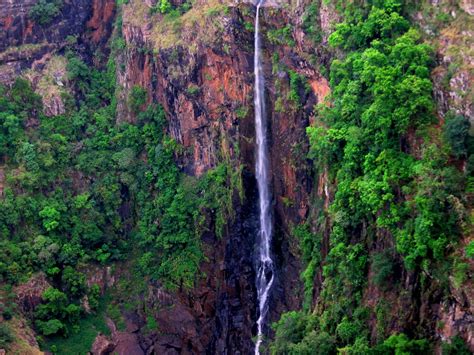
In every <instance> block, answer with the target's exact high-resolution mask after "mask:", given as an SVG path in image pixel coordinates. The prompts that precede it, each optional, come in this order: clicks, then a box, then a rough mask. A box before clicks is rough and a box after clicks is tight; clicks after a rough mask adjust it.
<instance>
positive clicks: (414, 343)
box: [377, 333, 431, 355]
mask: <svg viewBox="0 0 474 355" xmlns="http://www.w3.org/2000/svg"><path fill="white" fill-rule="evenodd" d="M377 348H378V349H380V350H382V351H385V353H392V354H393V353H394V354H395V355H404V354H430V353H431V346H430V344H429V343H428V341H427V340H426V339H418V340H412V339H409V338H408V337H407V336H406V335H405V334H403V333H402V334H393V335H391V336H390V337H389V338H388V339H386V340H385V341H384V342H383V344H382V345H381V346H379V347H377Z"/></svg>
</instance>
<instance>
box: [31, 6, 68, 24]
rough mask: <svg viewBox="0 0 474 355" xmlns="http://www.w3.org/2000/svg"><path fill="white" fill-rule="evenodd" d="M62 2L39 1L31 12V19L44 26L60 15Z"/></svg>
mask: <svg viewBox="0 0 474 355" xmlns="http://www.w3.org/2000/svg"><path fill="white" fill-rule="evenodd" d="M61 7H62V0H39V1H38V2H37V3H36V4H35V5H34V6H33V7H32V8H31V10H30V17H31V18H32V19H33V20H34V21H35V22H38V23H39V24H40V25H42V26H44V25H47V24H49V23H50V22H51V21H52V20H53V19H54V18H55V17H56V16H58V15H59V12H60V11H61Z"/></svg>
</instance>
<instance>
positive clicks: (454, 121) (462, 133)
mask: <svg viewBox="0 0 474 355" xmlns="http://www.w3.org/2000/svg"><path fill="white" fill-rule="evenodd" d="M470 127H471V123H470V122H469V120H468V119H467V118H465V117H464V116H461V115H457V116H454V117H452V115H447V117H446V123H445V125H444V127H443V128H444V132H443V133H444V138H445V139H446V141H447V143H448V144H449V146H450V147H451V153H452V154H453V156H454V157H456V158H458V159H459V158H463V157H466V155H467V140H468V137H469V128H470Z"/></svg>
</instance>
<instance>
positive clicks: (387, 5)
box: [272, 1, 470, 354]
mask: <svg viewBox="0 0 474 355" xmlns="http://www.w3.org/2000/svg"><path fill="white" fill-rule="evenodd" d="M369 3H370V4H369V6H367V7H364V6H361V5H360V4H357V7H354V6H353V5H352V4H347V8H346V10H347V11H346V12H345V15H346V16H345V21H344V22H343V23H341V24H339V25H337V26H336V31H335V32H334V33H333V34H332V35H331V36H330V37H329V42H330V44H331V45H332V46H333V47H337V48H339V49H342V50H344V51H346V53H347V55H346V57H345V58H343V59H335V60H333V62H332V64H331V70H330V84H331V88H332V94H331V97H330V99H331V104H330V105H325V104H322V105H320V106H319V107H318V108H317V117H316V120H315V123H314V125H312V126H311V127H309V128H308V129H307V132H308V136H309V139H310V143H311V148H310V149H311V151H310V157H311V158H312V159H313V161H314V163H315V166H316V169H317V172H318V173H323V172H328V183H330V184H333V185H334V186H335V194H334V199H333V201H332V203H331V205H330V207H329V214H330V219H331V233H330V236H329V251H328V254H327V256H326V257H325V258H324V260H322V259H321V255H320V254H319V253H318V252H315V253H314V248H315V247H316V248H320V247H319V243H320V242H319V240H320V239H319V237H316V235H312V233H309V230H308V229H306V231H305V229H304V228H308V227H303V226H301V227H300V228H299V229H298V230H296V233H295V234H297V235H299V236H300V239H301V246H302V251H303V259H304V262H305V265H306V270H305V271H304V272H303V279H304V282H305V288H306V298H308V297H310V296H311V290H312V286H313V280H314V276H315V267H318V265H322V276H323V279H324V282H323V285H322V290H321V293H320V294H319V298H318V304H317V307H316V309H315V310H314V311H313V312H314V313H312V314H305V313H304V312H301V313H294V312H293V313H289V314H286V315H284V316H283V317H282V319H281V320H280V321H279V322H278V323H276V324H275V329H276V340H275V342H274V344H273V346H272V351H273V353H276V354H280V353H281V354H287V353H290V354H291V353H295V354H296V353H298V354H300V353H308V354H309V353H317V352H318V351H323V353H328V354H329V353H334V352H335V351H336V348H340V349H344V351H346V352H347V353H350V354H364V353H395V354H402V353H424V352H427V351H429V346H428V342H427V341H426V340H410V339H409V338H408V337H407V336H406V335H404V334H400V335H392V336H390V337H389V338H388V339H386V340H385V341H384V338H385V337H386V336H388V335H389V334H386V333H385V329H384V324H385V323H386V322H387V319H386V317H387V316H388V312H387V311H386V307H384V305H383V302H379V303H380V305H379V306H377V307H376V309H375V312H374V313H376V314H374V315H373V317H375V319H376V320H377V339H376V340H377V341H378V342H379V344H378V345H377V346H376V347H373V345H371V344H369V333H368V316H369V314H370V313H369V312H370V310H366V309H365V308H363V307H362V301H363V293H364V289H365V287H366V286H367V279H368V275H369V269H370V271H371V275H373V279H372V280H373V283H374V284H375V285H376V286H377V287H379V288H380V289H381V291H385V290H387V289H388V288H391V287H397V282H398V278H399V275H400V270H401V269H402V267H405V268H407V269H409V270H412V271H414V272H419V271H420V270H423V272H424V273H425V274H426V275H428V277H434V275H435V272H434V270H436V268H437V267H438V266H440V267H443V268H445V269H450V267H449V266H447V267H445V265H446V264H447V263H449V262H450V259H447V258H446V255H447V254H448V253H449V252H450V251H452V250H453V247H454V246H455V245H456V243H457V240H458V237H459V234H460V231H461V228H462V226H463V223H464V222H463V221H464V219H465V216H464V212H463V207H462V205H463V202H464V200H463V199H464V195H463V190H464V187H465V184H466V176H463V174H462V172H460V171H459V170H457V169H456V168H455V167H453V166H450V165H449V164H448V162H449V160H450V157H451V156H454V157H456V158H466V157H467V156H468V155H469V154H470V151H469V148H468V147H469V141H468V140H469V139H468V137H467V130H468V128H469V126H468V124H467V123H466V120H464V119H463V118H448V119H447V125H446V127H445V133H444V138H445V141H447V143H448V145H446V144H444V143H443V139H440V138H442V137H440V134H439V131H437V130H435V129H431V128H430V127H431V124H432V123H434V122H435V115H434V102H433V99H432V96H431V95H432V94H431V92H432V84H431V81H430V76H429V75H430V69H431V66H432V62H433V59H432V57H433V56H432V50H431V48H430V47H429V46H428V45H426V44H424V43H423V42H422V40H421V36H420V34H419V33H418V32H417V31H416V30H415V29H414V28H411V27H410V25H409V22H408V20H407V19H405V18H404V17H403V15H402V14H401V10H402V7H401V3H400V2H398V1H389V2H387V1H372V2H369ZM312 12H314V9H308V10H307V13H308V14H311V13H312ZM313 222H314V223H313ZM308 223H309V224H310V225H312V226H317V225H318V221H309V222H308ZM315 229H316V230H317V228H315ZM379 240H380V241H386V242H382V243H381V244H382V245H387V244H388V245H389V246H390V245H394V248H390V247H387V249H385V250H383V251H380V252H378V253H375V254H373V255H372V257H369V250H370V249H371V247H372V246H373V245H374V243H375V242H376V241H379ZM402 262H403V265H402ZM448 265H449V264H448ZM464 265H465V263H462V262H458V263H455V265H454V268H451V272H452V273H453V275H454V279H455V282H457V283H458V284H460V283H462V282H463V281H464V278H465V276H466V272H465V271H466V270H465V267H464ZM307 304H308V301H306V305H307ZM306 307H307V306H306ZM371 340H372V341H373V340H374V339H371ZM322 343H323V344H324V345H322ZM318 349H319V350H318ZM321 349H324V350H321Z"/></svg>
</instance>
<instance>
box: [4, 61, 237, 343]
mask: <svg viewBox="0 0 474 355" xmlns="http://www.w3.org/2000/svg"><path fill="white" fill-rule="evenodd" d="M67 58H68V65H67V70H68V76H69V79H70V81H71V84H72V85H73V86H74V89H75V91H76V92H77V96H76V97H75V98H72V97H68V96H64V97H63V99H64V101H65V103H66V107H67V112H66V113H65V114H63V115H60V116H54V117H46V116H44V115H43V113H42V103H41V102H42V101H41V98H40V97H39V96H38V95H36V94H35V93H34V92H33V91H32V90H31V88H30V86H29V84H28V82H26V81H25V80H22V79H18V80H17V81H16V82H15V84H14V85H13V86H12V87H11V88H10V89H7V88H3V87H2V88H0V92H1V94H2V95H1V97H0V123H1V126H0V127H1V128H0V168H1V169H2V170H4V171H5V176H6V181H5V190H4V194H3V196H2V197H1V198H0V234H1V235H2V238H1V239H0V247H1V249H0V250H1V251H0V280H1V281H2V282H6V283H8V284H16V283H20V282H24V281H26V280H27V279H28V278H29V277H30V276H31V275H32V274H33V273H34V272H37V271H42V272H44V273H45V274H46V275H47V276H48V277H49V278H50V282H51V284H52V285H54V287H52V288H50V289H48V290H47V291H46V292H45V293H44V294H43V303H42V304H41V305H40V306H38V307H37V309H36V311H35V316H34V318H35V319H34V320H35V321H34V324H35V326H36V329H37V330H38V331H39V332H40V333H41V334H43V335H44V336H47V337H55V336H63V335H65V336H71V335H72V336H74V334H78V332H79V333H81V332H82V331H83V330H80V331H79V330H78V329H79V328H80V327H82V326H87V324H88V323H87V322H85V323H84V322H83V320H84V319H85V318H84V317H86V319H88V318H89V316H86V315H85V314H84V309H83V308H82V304H81V300H82V299H83V297H84V296H85V295H87V296H88V299H89V303H90V307H91V309H92V310H93V311H94V310H95V311H97V310H98V308H99V304H100V296H99V289H98V286H97V285H94V286H92V287H87V285H86V279H85V276H84V274H83V273H82V270H84V267H85V265H88V264H94V263H95V264H108V263H112V262H116V261H122V260H125V259H126V258H128V257H130V256H131V255H134V254H135V253H133V252H136V254H137V255H140V256H141V257H140V258H139V260H138V261H137V269H138V270H140V271H141V275H142V277H147V278H152V279H154V280H157V281H159V282H160V283H162V284H164V285H165V286H167V287H190V286H192V285H193V282H194V280H195V278H196V277H197V276H198V270H199V264H200V262H201V261H202V260H203V258H204V256H203V252H202V249H201V233H202V232H203V231H205V230H206V228H213V229H214V231H215V232H216V234H217V235H222V233H223V231H224V228H225V226H226V224H227V222H228V220H229V218H232V216H233V209H232V198H233V191H234V190H238V188H239V186H240V185H239V184H240V171H239V170H237V171H236V172H233V170H234V169H233V168H231V166H230V163H228V162H225V163H222V164H221V165H219V166H217V167H216V169H214V170H212V171H209V172H208V173H207V174H205V175H204V176H203V177H202V178H200V179H197V178H194V177H188V176H186V175H185V174H183V173H182V172H180V170H179V168H178V166H177V164H176V163H175V156H176V155H177V154H178V153H179V152H180V149H181V148H180V147H179V145H178V144H177V143H176V142H175V141H174V140H173V139H171V138H170V137H169V136H167V135H166V134H165V130H166V116H165V113H164V110H163V109H162V108H161V107H160V106H158V105H154V104H153V105H149V106H148V107H145V106H146V105H145V104H146V92H145V90H143V89H142V88H140V87H134V88H133V89H132V91H131V94H130V97H129V100H128V102H127V103H128V104H129V106H130V109H131V111H133V112H135V114H136V115H137V122H136V123H134V124H129V123H123V124H117V123H116V119H115V108H116V99H115V65H114V62H113V61H110V62H109V63H108V65H107V69H106V70H105V71H99V70H97V69H95V68H92V67H89V66H88V65H86V64H85V63H84V62H83V61H82V60H81V59H80V58H79V57H76V56H74V55H72V54H71V53H68V54H67ZM90 335H91V334H88V335H87V336H88V337H90ZM55 339H56V338H55ZM57 345H58V346H57V348H58V349H59V347H61V346H60V344H59V343H58V344H57ZM64 346H65V347H69V346H70V343H68V344H66V345H64Z"/></svg>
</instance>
